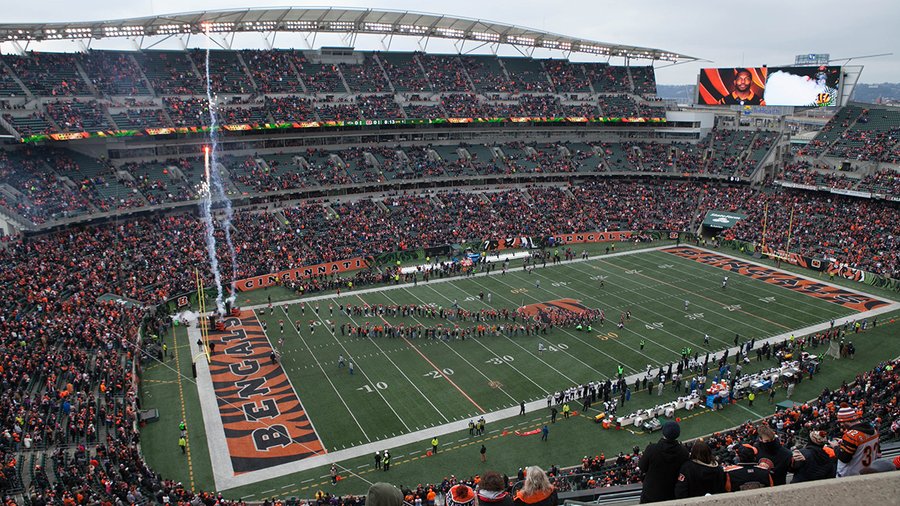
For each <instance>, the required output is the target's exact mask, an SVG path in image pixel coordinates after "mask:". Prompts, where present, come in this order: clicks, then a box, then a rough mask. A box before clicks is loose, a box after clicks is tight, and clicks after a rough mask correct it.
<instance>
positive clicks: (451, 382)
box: [385, 295, 513, 413]
mask: <svg viewBox="0 0 900 506" xmlns="http://www.w3.org/2000/svg"><path fill="white" fill-rule="evenodd" d="M385 297H387V299H388V300H389V301H391V304H395V305H396V304H397V302H396V301H395V300H394V299H392V298H391V297H390V295H385ZM412 318H413V320H415V321H416V322H418V323H420V324H421V323H422V322H421V321H419V319H418V318H416V317H412ZM401 339H403V341H404V342H405V343H406V344H407V345H408V346H409V347H410V348H412V349H413V350H414V351H415V352H416V353H418V354H419V356H421V357H422V358H424V359H425V361H426V362H428V363H429V364H431V367H433V368H434V370H436V371H437V372H438V373H440V375H441V376H443V377H444V379H446V380H447V382H448V383H450V384H451V385H452V386H453V388H455V389H456V390H457V391H459V393H461V394H462V395H463V397H465V398H466V399H468V400H469V402H471V403H472V405H473V406H475V407H476V408H478V410H479V411H481V412H482V413H487V411H486V410H485V409H484V408H482V407H481V406H479V405H478V403H477V402H475V400H474V399H472V397H470V396H469V394H467V393H466V392H465V391H463V389H462V388H460V387H459V385H457V384H456V383H454V382H453V380H451V379H450V377H449V376H447V375H446V374H445V373H444V370H443V369H442V368H440V367H438V366H437V365H435V363H434V362H432V361H431V359H429V358H428V357H427V356H425V354H424V353H422V351H421V350H419V349H418V348H416V346H415V345H414V344H413V343H411V342H410V341H409V339H407V338H405V337H403V336H401ZM444 344H445V345H446V346H447V348H450V350H452V351H453V352H454V353H456V355H457V356H458V357H459V358H461V359H463V360H464V361H465V362H466V363H467V364H469V366H471V367H472V369H474V370H475V371H477V372H478V373H479V374H481V375H482V376H484V378H485V379H486V380H488V381H490V380H491V379H490V378H488V377H487V376H485V375H484V373H483V372H481V370H479V369H478V368H477V367H475V366H474V365H473V364H472V363H471V362H469V361H468V360H467V359H466V358H465V357H463V356H462V355H460V354H459V352H458V351H456V350H455V349H453V347H452V346H450V345H448V344H447V343H444ZM499 390H500V391H502V392H503V393H505V394H506V395H507V396H508V397H509V398H510V399H513V396H511V395H509V393H508V392H506V390H503V389H502V388H500V389H499Z"/></svg>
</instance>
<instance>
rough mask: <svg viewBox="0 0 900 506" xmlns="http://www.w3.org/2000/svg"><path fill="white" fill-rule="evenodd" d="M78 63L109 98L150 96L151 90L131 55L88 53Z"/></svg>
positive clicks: (124, 53)
mask: <svg viewBox="0 0 900 506" xmlns="http://www.w3.org/2000/svg"><path fill="white" fill-rule="evenodd" d="M78 62H79V63H80V64H81V66H82V67H83V68H84V71H85V74H87V75H88V76H89V77H90V79H91V84H93V85H94V87H96V88H97V90H98V91H99V92H100V93H102V94H104V95H109V96H138V95H150V90H149V89H148V88H147V84H146V83H145V82H144V78H143V77H142V76H141V70H140V68H139V67H138V66H137V63H135V61H134V59H133V58H132V55H131V53H128V52H116V51H88V52H87V53H86V54H84V55H81V58H79V59H78Z"/></svg>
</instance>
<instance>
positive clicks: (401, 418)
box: [301, 303, 437, 431]
mask: <svg viewBox="0 0 900 506" xmlns="http://www.w3.org/2000/svg"><path fill="white" fill-rule="evenodd" d="M301 304H302V303H301ZM306 304H307V305H309V303H306ZM312 314H315V315H316V318H317V319H318V320H319V321H320V322H322V326H323V327H326V326H327V324H326V323H325V320H323V319H322V316H321V315H319V314H316V312H315V311H312ZM354 325H356V322H354ZM325 332H326V333H328V334H331V331H330V330H327V329H326V330H325ZM331 337H332V339H334V340H335V341H336V342H337V344H338V346H340V347H341V349H342V350H344V353H346V354H347V357H348V358H347V360H353V354H352V353H350V350H348V349H347V348H346V347H345V346H344V343H342V342H341V341H340V339H338V338H337V336H336V335H334V334H331ZM356 366H357V369H358V370H359V372H360V373H361V374H362V375H363V377H364V378H366V381H367V382H368V383H369V385H372V387H373V390H374V391H375V393H377V394H378V396H379V397H381V400H382V401H384V403H385V404H387V407H388V409H390V410H391V411H392V412H393V413H394V416H396V417H397V419H398V420H400V423H402V424H403V427H405V428H406V430H407V431H410V430H411V429H410V428H409V425H406V421H405V420H404V419H403V417H402V416H400V414H399V413H397V410H396V409H394V406H393V405H392V404H391V403H390V402H388V400H387V398H385V396H384V394H382V393H381V389H379V388H374V387H375V382H374V381H372V380H371V378H369V375H368V374H366V371H365V369H363V367H362V365H361V364H360V363H359V362H357V363H356ZM435 409H437V408H435Z"/></svg>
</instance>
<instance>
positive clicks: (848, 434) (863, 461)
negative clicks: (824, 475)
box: [837, 402, 881, 478]
mask: <svg viewBox="0 0 900 506" xmlns="http://www.w3.org/2000/svg"><path fill="white" fill-rule="evenodd" d="M860 418H861V415H860V413H859V411H857V410H856V409H855V408H852V407H850V406H849V405H848V404H847V403H845V402H843V403H841V407H840V409H838V411H837V421H838V423H839V424H840V425H841V428H842V429H843V430H844V434H843V436H841V441H840V444H839V446H838V455H837V457H838V463H837V477H838V478H841V477H844V476H856V475H858V474H862V473H864V472H865V470H866V469H868V468H869V467H870V466H871V465H872V463H873V462H875V460H877V459H878V457H880V456H881V449H880V448H879V447H878V431H877V430H876V429H875V428H874V427H872V425H870V424H868V423H864V422H862V421H861V420H860Z"/></svg>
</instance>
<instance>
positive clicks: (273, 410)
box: [209, 311, 325, 474]
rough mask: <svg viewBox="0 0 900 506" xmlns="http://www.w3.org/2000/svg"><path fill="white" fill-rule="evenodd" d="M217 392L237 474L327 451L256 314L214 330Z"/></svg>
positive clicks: (213, 368)
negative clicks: (274, 358)
mask: <svg viewBox="0 0 900 506" xmlns="http://www.w3.org/2000/svg"><path fill="white" fill-rule="evenodd" d="M209 339H210V342H212V343H215V345H216V346H215V354H214V355H213V356H212V360H211V362H210V373H211V375H212V381H213V388H214V389H215V392H216V399H217V400H218V405H219V415H220V416H221V418H222V425H223V426H224V428H225V439H226V441H227V444H228V452H229V456H230V457H231V462H232V466H233V468H234V472H235V474H241V473H246V472H251V471H258V470H260V469H265V468H267V467H272V466H276V465H279V464H284V463H287V462H293V461H297V460H301V459H304V458H307V457H311V456H313V455H317V454H320V453H324V452H325V450H324V448H323V446H322V443H321V441H319V437H318V436H317V435H316V432H315V430H314V429H313V427H312V424H311V422H310V420H309V418H308V416H307V414H306V411H305V410H304V409H303V405H302V404H301V403H300V399H299V397H298V396H297V392H295V391H294V388H293V387H292V386H291V383H290V381H289V380H288V377H287V375H286V374H285V372H284V369H283V368H282V367H281V363H280V362H279V361H278V360H273V359H272V357H273V355H272V353H273V350H272V346H271V344H270V343H269V340H268V339H267V338H266V335H265V333H264V332H263V329H262V326H261V325H260V323H259V320H258V319H257V318H256V316H255V315H254V314H253V312H251V311H243V312H241V313H240V316H239V317H232V318H227V319H226V320H225V331H218V332H217V331H210V334H209Z"/></svg>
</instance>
